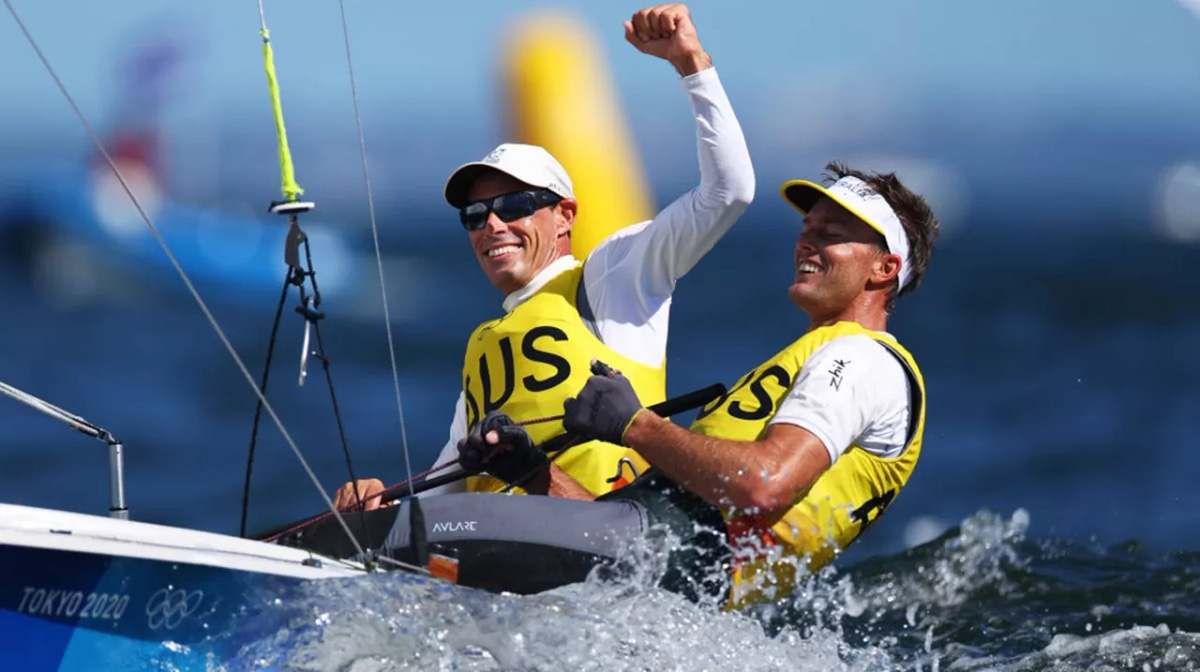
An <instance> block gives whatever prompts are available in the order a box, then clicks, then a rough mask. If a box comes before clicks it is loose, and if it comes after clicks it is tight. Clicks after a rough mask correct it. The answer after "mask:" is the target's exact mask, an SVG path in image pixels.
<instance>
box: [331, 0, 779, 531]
mask: <svg viewBox="0 0 1200 672" xmlns="http://www.w3.org/2000/svg"><path fill="white" fill-rule="evenodd" d="M625 36H626V40H627V41H629V42H630V43H631V44H633V45H634V46H635V47H636V48H637V49H638V50H639V51H642V52H643V53H646V54H650V55H652V56H656V57H658V58H662V59H664V60H666V61H668V62H670V63H671V65H673V66H674V67H675V70H676V71H677V72H678V73H679V75H680V77H681V79H679V80H676V81H677V82H678V84H677V85H678V86H680V87H681V88H683V90H684V92H685V93H686V94H687V96H688V100H689V102H690V104H691V108H692V113H693V117H694V123H695V125H696V149H697V152H698V155H699V164H700V183H699V184H698V185H697V186H695V187H693V188H692V189H690V190H688V191H687V192H685V193H684V194H682V195H681V196H679V197H678V198H677V199H676V200H675V201H674V202H672V203H671V204H669V205H667V206H666V207H665V208H664V209H663V210H662V211H660V212H659V213H658V214H657V215H656V216H655V217H654V218H653V219H651V220H648V221H643V222H630V223H629V225H628V226H625V227H624V228H621V229H619V230H617V231H615V232H614V233H613V234H612V235H611V236H609V237H608V238H606V239H605V240H603V241H601V242H600V243H599V244H598V245H596V246H595V247H594V248H593V250H592V251H591V253H590V254H588V256H587V258H586V259H578V258H576V257H574V256H573V255H572V253H571V241H570V235H571V227H572V225H573V223H574V221H575V216H576V213H577V212H578V211H579V209H580V208H586V207H588V204H587V203H579V202H577V201H576V199H575V194H574V191H573V187H572V183H571V178H570V176H569V175H568V174H567V171H566V170H565V169H564V168H563V166H562V165H561V164H560V163H559V162H558V161H557V160H556V159H555V158H554V157H553V156H551V155H550V153H549V152H547V151H546V150H545V149H544V148H542V147H538V146H533V145H523V144H514V143H506V144H502V145H500V146H499V147H496V148H495V149H494V150H492V151H491V152H490V153H489V154H487V156H485V157H484V158H483V159H482V160H479V161H473V162H470V163H466V164H464V165H462V166H460V167H458V168H457V169H456V170H455V171H454V172H453V173H452V174H451V175H450V177H449V179H448V180H447V182H446V185H445V198H446V201H447V202H448V203H449V204H450V205H451V206H453V207H454V208H457V209H458V211H459V212H458V216H459V221H460V222H461V224H462V226H463V228H464V229H466V236H467V239H468V241H469V243H470V246H471V248H472V250H473V251H474V253H475V256H476V258H477V260H478V261H479V265H480V266H481V267H482V269H483V272H484V274H485V275H486V276H487V278H488V280H489V281H490V282H491V283H492V285H494V286H495V287H496V288H497V289H499V290H500V291H502V292H503V293H504V295H505V296H504V301H503V308H504V315H503V316H502V317H500V318H498V319H492V320H488V321H486V322H484V323H482V324H481V325H479V326H478V327H477V328H476V329H475V331H474V333H472V334H471V335H470V338H469V339H468V341H467V348H466V353H465V356H464V359H463V372H462V392H461V393H460V395H459V398H458V402H457V405H456V408H455V413H454V420H453V423H452V424H451V427H450V436H449V440H448V441H447V443H446V445H445V448H444V449H443V450H442V453H441V455H440V456H439V457H438V459H437V461H436V463H435V466H438V465H441V464H444V463H446V462H449V461H452V460H458V459H460V457H461V458H462V465H463V466H464V467H467V468H469V469H472V470H479V471H483V472H486V473H480V474H478V475H476V476H472V477H471V478H469V479H467V480H466V481H465V482H463V481H460V482H458V483H455V484H451V485H448V486H443V487H441V488H438V489H434V490H430V491H428V493H445V492H452V491H463V490H468V491H498V490H501V489H504V488H505V485H506V482H513V481H516V480H519V479H521V478H522V477H524V476H527V475H528V474H529V472H530V471H531V470H532V471H538V470H539V468H542V467H544V468H543V469H541V473H540V474H537V475H536V476H537V477H535V478H534V479H532V480H530V481H528V482H526V483H525V486H524V491H527V492H542V493H544V492H546V491H545V488H546V487H547V486H546V483H548V481H549V479H548V477H544V476H545V475H546V474H548V464H547V463H546V456H545V455H544V454H543V453H541V451H539V450H531V447H532V444H534V443H541V442H542V441H544V440H545V439H547V438H550V437H551V436H554V435H556V434H560V433H562V431H563V429H562V424H561V422H557V421H556V422H540V423H532V424H529V425H527V426H525V427H518V426H514V423H519V422H524V421H528V420H533V419H537V418H542V417H546V416H554V415H558V414H561V413H562V409H563V402H564V401H565V399H566V398H567V397H568V396H570V395H571V394H573V393H574V392H575V391H577V390H579V389H580V388H581V387H582V386H583V384H584V383H585V382H586V381H587V379H588V377H589V376H590V375H591V371H590V368H589V366H590V362H591V361H592V360H593V359H599V360H602V361H604V362H607V363H609V364H611V365H612V366H614V367H615V368H617V369H619V370H620V371H621V372H622V374H623V375H624V376H625V377H626V378H628V379H629V380H630V382H631V383H632V385H633V387H634V389H635V390H636V391H637V394H638V397H639V399H641V400H643V401H644V402H645V403H648V404H652V403H655V402H657V401H660V400H662V399H664V398H665V396H666V368H665V365H666V345H667V331H668V323H669V317H670V310H671V296H672V293H673V292H674V289H675V285H676V282H677V281H678V280H679V279H680V278H681V277H683V276H684V275H685V274H687V273H688V271H690V270H691V269H692V268H693V267H694V266H695V265H696V264H697V263H698V262H699V261H700V259H701V258H702V257H703V256H704V255H705V254H706V253H707V252H708V251H709V250H710V249H712V247H713V246H714V245H715V244H716V242H717V241H718V240H719V239H720V238H721V236H723V235H724V234H725V233H726V232H727V231H728V230H729V229H730V227H732V226H733V223H734V222H735V221H737V219H738V217H740V216H741V214H742V212H743V211H745V209H746V207H747V206H748V205H749V204H750V202H751V200H752V199H753V197H754V188H755V183H754V170H753V167H752V165H751V161H750V154H749V151H748V149H747V147H746V141H745V138H744V137H743V134H742V129H741V127H740V125H739V123H738V120H737V117H736V116H735V114H734V112H733V108H732V106H731V105H730V102H729V99H728V97H727V96H726V93H725V90H724V88H723V87H722V84H721V80H720V79H719V78H718V76H717V71H716V68H714V67H713V65H712V61H711V59H710V58H709V56H708V54H707V53H706V52H705V51H704V48H703V47H702V46H701V44H700V40H699V37H698V36H697V34H696V28H695V26H694V25H693V24H692V20H691V17H690V14H689V12H688V8H687V7H686V6H685V5H683V4H679V3H671V4H665V5H656V6H653V7H648V8H646V9H642V10H640V11H638V12H637V13H635V14H634V15H633V16H632V17H631V19H630V20H628V21H626V22H625ZM564 91H566V93H565V94H564V95H570V94H569V90H568V88H567V87H565V86H564ZM481 425H482V426H481ZM494 430H502V431H500V432H498V433H497V432H496V431H494ZM472 435H473V438H471V439H470V440H468V438H469V437H472ZM489 435H490V438H488V439H486V440H485V439H484V438H483V437H486V436H489ZM501 435H502V436H503V437H505V438H504V439H500V438H499V436H501ZM481 448H483V450H482V451H481V450H480V449H481ZM460 451H465V452H462V454H461V455H460ZM622 458H633V459H634V460H636V461H637V464H636V465H635V466H637V467H643V466H645V462H644V461H640V458H638V456H637V455H636V454H632V455H631V454H630V452H629V451H628V449H626V448H623V447H621V446H617V445H613V444H608V443H604V442H600V441H591V442H588V443H586V444H583V445H579V446H575V447H572V448H571V449H570V450H568V451H565V452H564V453H562V454H561V455H559V456H557V457H556V458H555V460H554V462H555V464H556V465H558V466H559V467H560V468H561V469H563V470H564V471H566V472H567V473H568V474H569V475H571V476H572V478H573V479H574V480H575V481H577V482H578V483H579V484H581V485H582V486H583V487H585V488H587V489H588V490H589V491H590V492H591V493H592V495H593V496H595V495H598V494H601V493H604V492H608V491H610V490H612V489H614V488H615V487H619V486H620V485H623V484H624V483H626V482H628V480H631V479H632V478H633V476H635V475H636V474H634V473H630V470H629V469H625V470H624V473H622V467H621V465H622ZM625 464H629V462H628V459H627V460H626V461H625ZM488 474H491V475H488ZM492 475H494V476H495V478H493V476H492ZM350 485H351V484H349V483H347V484H346V486H343V488H342V490H339V492H338V500H337V503H338V505H339V506H341V505H343V504H345V505H349V504H353V503H354V502H355V501H356V499H355V497H354V492H353V490H352V489H351V488H350ZM382 488H383V484H382V482H380V481H379V480H377V479H368V480H365V481H359V492H360V494H361V495H362V496H363V497H364V498H367V497H369V496H370V495H371V494H374V493H375V492H378V491H379V490H381V489H382ZM514 491H518V492H519V491H522V490H521V489H520V488H517V489H514ZM428 493H426V494H428ZM550 494H558V493H550ZM377 502H378V499H371V500H370V501H368V502H366V508H368V509H370V508H375V506H376V503H377Z"/></svg>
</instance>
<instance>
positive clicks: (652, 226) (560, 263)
mask: <svg viewBox="0 0 1200 672" xmlns="http://www.w3.org/2000/svg"><path fill="white" fill-rule="evenodd" d="M680 85H681V86H682V87H683V89H684V91H686V92H687V94H688V98H689V100H690V101H691V106H692V113H693V116H694V117H695V121H696V148H697V153H698V155H699V157H698V158H699V161H700V184H699V185H698V186H696V187H694V188H692V189H691V190H689V191H688V192H687V193H685V194H683V195H682V196H680V197H679V198H677V199H675V201H673V202H672V203H671V204H670V205H668V206H667V207H665V208H663V210H662V211H661V212H659V213H658V215H656V216H655V217H654V219H651V220H647V221H644V222H640V223H637V224H632V225H630V226H627V227H625V228H623V229H620V230H618V231H616V232H615V233H613V234H612V235H611V236H609V237H608V238H606V239H604V240H603V241H601V242H600V244H598V245H597V246H596V247H595V248H594V249H593V250H592V252H591V254H590V255H588V258H587V260H586V263H585V264H584V270H583V282H584V283H585V291H586V293H587V297H588V304H589V306H590V307H591V309H592V314H593V316H594V318H595V327H596V332H597V335H598V336H599V338H600V340H601V341H603V342H604V344H605V345H607V346H608V347H610V348H612V349H613V350H616V351H617V352H619V353H621V354H622V355H624V356H626V357H629V358H630V359H634V360H637V361H639V362H644V363H646V364H649V365H651V366H657V365H659V364H660V363H661V362H662V361H663V358H664V357H665V356H666V349H667V328H668V323H669V318H670V312H671V295H672V293H673V292H674V291H675V284H676V282H677V281H678V280H679V279H680V278H682V277H683V276H684V275H685V274H687V273H688V271H690V270H691V269H692V268H693V267H695V265H696V264H697V263H698V262H699V261H700V259H701V258H703V257H704V255H705V254H707V253H708V251H709V250H711V249H712V248H713V246H714V245H715V244H716V243H717V241H718V240H720V238H721V236H723V235H725V233H726V232H727V231H729V229H730V227H732V226H733V223H734V222H736V221H737V219H738V217H740V216H741V215H742V213H743V212H744V211H745V210H746V207H747V206H749V204H750V202H751V201H752V200H753V198H754V188H755V184H754V168H753V165H752V164H751V162H750V151H749V149H748V148H747V146H746V139H745V137H744V136H743V134H742V128H741V125H740V124H739V123H738V120H737V117H736V115H735V114H734V112H733V107H732V106H731V105H730V102H729V98H728V96H727V95H726V93H725V89H724V87H723V86H722V85H721V80H720V78H719V77H718V75H717V71H716V69H715V68H708V69H705V70H701V71H700V72H697V73H695V74H693V75H689V76H687V77H683V78H682V79H681V80H680ZM575 262H576V260H575V258H574V257H572V256H566V257H562V258H560V259H558V260H556V261H554V262H553V263H551V264H550V265H549V266H547V267H546V268H545V269H543V270H542V271H541V272H540V273H539V274H538V275H537V276H535V277H534V279H533V280H532V281H531V282H530V283H529V284H528V285H526V286H525V287H522V288H521V289H519V290H517V291H515V292H513V293H511V294H509V295H508V296H507V297H505V299H504V310H505V312H511V311H512V310H513V309H514V308H516V307H517V306H518V305H520V304H521V302H523V301H524V300H526V299H528V298H529V297H530V296H532V295H533V294H534V293H536V292H537V291H538V290H539V289H541V288H542V287H543V286H544V285H545V284H546V283H547V282H549V281H550V279H551V278H553V277H555V276H556V275H558V274H559V273H562V272H563V271H564V270H566V269H568V268H570V267H571V266H573V265H574V264H575ZM466 418H467V412H466V404H465V401H464V398H463V395H462V393H461V392H460V393H459V396H458V402H457V404H456V405H455V410H454V420H453V422H452V423H451V425H450V436H449V440H448V441H447V442H446V445H445V447H444V448H443V449H442V452H441V454H440V455H439V456H438V458H437V461H436V462H435V463H434V466H435V467H436V466H440V465H442V464H444V463H446V462H449V461H450V460H454V459H457V458H458V448H457V446H458V442H459V441H460V440H461V439H462V438H463V437H465V436H466V434H467V420H466ZM465 488H466V484H465V482H463V481H458V482H457V483H452V484H450V485H445V486H442V487H439V488H435V489H432V490H428V491H426V492H425V493H423V494H426V495H430V494H444V493H447V492H462V491H464V490H465Z"/></svg>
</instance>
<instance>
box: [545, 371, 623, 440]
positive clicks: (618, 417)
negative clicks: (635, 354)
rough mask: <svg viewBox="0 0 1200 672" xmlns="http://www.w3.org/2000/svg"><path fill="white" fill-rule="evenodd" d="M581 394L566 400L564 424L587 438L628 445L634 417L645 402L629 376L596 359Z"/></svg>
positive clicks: (568, 428)
mask: <svg viewBox="0 0 1200 672" xmlns="http://www.w3.org/2000/svg"><path fill="white" fill-rule="evenodd" d="M592 371H593V372H595V373H597V375H594V376H592V377H591V378H588V381H587V384H586V385H584V386H583V389H582V390H580V391H579V396H577V397H571V398H568V399H567V400H566V401H565V402H564V403H563V410H564V411H565V412H564V414H563V427H565V428H566V430H567V431H568V432H571V433H572V434H577V435H579V436H581V437H583V438H585V439H600V440H601V441H607V442H608V443H615V444H617V445H624V440H625V430H626V429H628V428H629V424H630V423H631V422H633V416H635V415H637V414H638V411H640V410H642V402H641V401H640V400H639V399H638V396H637V392H634V391H633V385H632V384H631V383H630V382H629V379H628V378H626V377H625V376H622V375H621V374H620V372H618V371H614V370H613V369H611V368H609V367H608V366H606V365H605V364H603V363H602V362H595V363H594V364H593V366H592Z"/></svg>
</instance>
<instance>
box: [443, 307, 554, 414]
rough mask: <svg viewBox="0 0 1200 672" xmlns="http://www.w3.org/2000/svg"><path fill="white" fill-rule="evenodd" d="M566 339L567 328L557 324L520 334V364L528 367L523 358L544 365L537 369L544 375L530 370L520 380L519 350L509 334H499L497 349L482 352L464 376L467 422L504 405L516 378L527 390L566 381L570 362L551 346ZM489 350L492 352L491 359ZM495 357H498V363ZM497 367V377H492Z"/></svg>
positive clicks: (512, 389)
mask: <svg viewBox="0 0 1200 672" xmlns="http://www.w3.org/2000/svg"><path fill="white" fill-rule="evenodd" d="M567 340H568V338H567V334H566V332H564V331H563V330H562V329H559V328H558V327H551V326H545V325H543V326H539V327H534V328H533V329H530V330H529V331H527V332H525V334H523V335H522V336H521V342H520V348H519V353H520V354H519V357H520V358H521V363H522V364H523V365H522V367H521V368H522V369H529V368H530V367H528V366H525V365H524V363H525V362H532V363H534V364H541V365H543V366H539V367H537V369H538V370H539V373H540V372H542V371H544V372H545V375H541V376H538V375H534V374H532V373H531V374H529V375H526V376H522V377H521V378H520V379H519V380H518V379H517V373H516V371H517V364H518V359H517V357H518V354H517V352H518V350H517V349H516V348H514V346H513V339H512V338H511V337H509V336H504V337H502V338H501V339H500V340H499V341H497V343H496V349H494V350H490V351H489V352H485V353H483V354H481V355H480V356H479V361H478V368H477V369H476V370H475V371H474V372H473V374H474V375H472V374H468V375H467V376H466V377H465V378H464V380H463V392H464V396H465V397H466V403H467V426H468V427H470V426H473V425H474V424H475V423H476V422H478V421H479V419H480V418H482V417H483V416H485V415H487V414H488V413H491V412H492V411H494V410H496V409H498V408H501V407H503V406H504V404H505V403H507V402H508V400H509V399H510V398H511V397H512V395H513V392H515V391H516V387H517V384H518V382H519V383H520V385H521V386H522V387H524V388H525V389H526V390H528V391H529V392H545V391H546V390H549V389H552V388H554V387H557V386H559V385H561V384H563V383H564V382H566V380H567V379H568V378H570V377H571V362H570V361H569V360H567V358H566V357H563V356H562V355H560V354H558V353H557V352H555V351H554V350H552V349H550V348H553V347H554V345H553V344H554V343H562V342H566V341H567ZM489 354H490V355H492V358H491V359H490V360H489V358H488V355H489ZM496 359H499V363H498V364H499V365H498V366H497V362H496V361H495V360H496ZM547 367H548V368H547ZM497 369H499V379H494V378H493V376H494V375H496V373H497ZM476 382H477V383H478V387H476V385H475V383H476ZM477 394H478V396H477Z"/></svg>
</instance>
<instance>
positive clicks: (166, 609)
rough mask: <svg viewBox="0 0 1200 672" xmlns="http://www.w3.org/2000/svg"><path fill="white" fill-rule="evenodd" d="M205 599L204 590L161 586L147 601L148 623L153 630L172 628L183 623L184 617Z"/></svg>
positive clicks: (198, 606) (197, 607)
mask: <svg viewBox="0 0 1200 672" xmlns="http://www.w3.org/2000/svg"><path fill="white" fill-rule="evenodd" d="M203 601H204V591H202V590H193V591H191V592H188V591H186V590H168V589H166V588H159V589H158V590H157V591H156V592H155V593H154V594H153V595H151V596H150V599H149V601H147V602H146V616H147V617H148V620H147V625H149V626H150V629H151V630H158V629H159V628H166V629H167V630H172V629H174V628H175V627H176V626H178V625H179V624H180V623H182V622H183V619H184V618H186V617H187V616H189V615H191V614H192V612H194V611H196V609H199V608H200V603H201V602H203Z"/></svg>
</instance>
